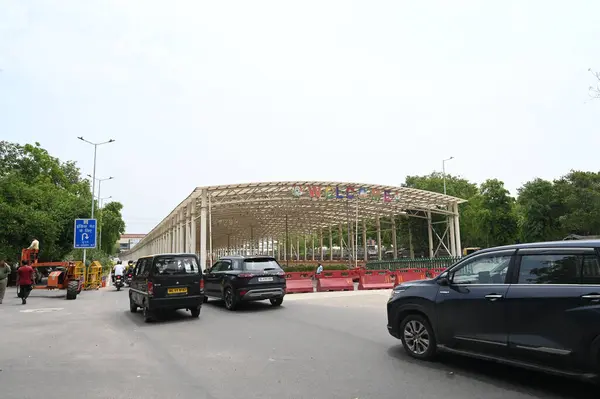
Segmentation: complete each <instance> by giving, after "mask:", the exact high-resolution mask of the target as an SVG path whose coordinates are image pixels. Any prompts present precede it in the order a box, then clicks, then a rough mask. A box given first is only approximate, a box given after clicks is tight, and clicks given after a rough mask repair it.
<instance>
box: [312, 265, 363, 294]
mask: <svg viewBox="0 0 600 399" xmlns="http://www.w3.org/2000/svg"><path fill="white" fill-rule="evenodd" d="M325 291H354V282H353V281H352V277H351V276H350V272H349V271H345V270H326V271H324V272H323V273H321V275H320V276H319V277H318V279H317V292H325Z"/></svg>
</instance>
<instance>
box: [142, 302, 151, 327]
mask: <svg viewBox="0 0 600 399" xmlns="http://www.w3.org/2000/svg"><path fill="white" fill-rule="evenodd" d="M142 315H143V316H144V321H145V322H146V323H150V322H151V321H152V319H153V318H152V313H151V312H150V309H149V308H148V305H144V307H143V308H142Z"/></svg>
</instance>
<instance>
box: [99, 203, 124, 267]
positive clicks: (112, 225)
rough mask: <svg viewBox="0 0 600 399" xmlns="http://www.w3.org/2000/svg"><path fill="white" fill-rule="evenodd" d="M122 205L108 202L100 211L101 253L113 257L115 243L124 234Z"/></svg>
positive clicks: (115, 249) (115, 248) (115, 247)
mask: <svg viewBox="0 0 600 399" xmlns="http://www.w3.org/2000/svg"><path fill="white" fill-rule="evenodd" d="M122 209H123V204H121V203H120V202H116V201H113V202H109V203H108V204H106V205H105V206H104V207H103V208H102V210H100V212H99V213H100V215H99V216H100V218H101V220H102V227H101V234H102V248H100V249H101V250H102V251H103V252H105V253H107V254H109V255H113V254H115V253H116V252H117V241H118V240H119V237H120V236H121V234H123V233H124V232H125V222H124V221H123V217H122V216H121V210H122Z"/></svg>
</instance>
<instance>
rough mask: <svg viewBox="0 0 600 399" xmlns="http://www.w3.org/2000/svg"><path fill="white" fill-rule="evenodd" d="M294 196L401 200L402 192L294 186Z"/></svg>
mask: <svg viewBox="0 0 600 399" xmlns="http://www.w3.org/2000/svg"><path fill="white" fill-rule="evenodd" d="M292 196H294V197H296V198H300V197H309V198H315V199H332V200H342V199H348V200H353V199H361V200H371V201H383V202H398V201H400V194H399V193H398V192H393V191H392V190H380V189H376V188H366V187H355V186H294V187H293V188H292Z"/></svg>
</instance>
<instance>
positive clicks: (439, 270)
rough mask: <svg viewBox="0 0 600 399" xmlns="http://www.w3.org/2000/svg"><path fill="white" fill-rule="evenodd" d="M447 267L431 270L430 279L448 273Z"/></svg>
mask: <svg viewBox="0 0 600 399" xmlns="http://www.w3.org/2000/svg"><path fill="white" fill-rule="evenodd" d="M446 269H447V267H438V268H434V269H429V274H430V277H432V278H433V277H437V276H439V275H440V274H442V273H443V272H444V271H446Z"/></svg>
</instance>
